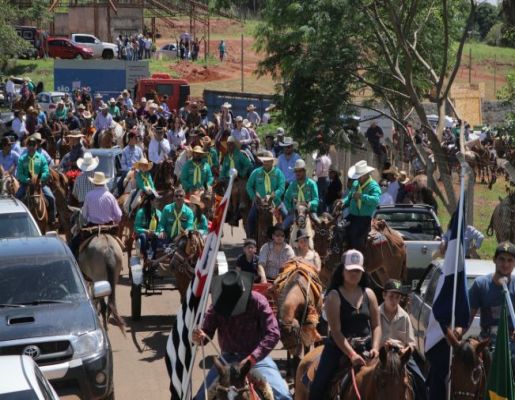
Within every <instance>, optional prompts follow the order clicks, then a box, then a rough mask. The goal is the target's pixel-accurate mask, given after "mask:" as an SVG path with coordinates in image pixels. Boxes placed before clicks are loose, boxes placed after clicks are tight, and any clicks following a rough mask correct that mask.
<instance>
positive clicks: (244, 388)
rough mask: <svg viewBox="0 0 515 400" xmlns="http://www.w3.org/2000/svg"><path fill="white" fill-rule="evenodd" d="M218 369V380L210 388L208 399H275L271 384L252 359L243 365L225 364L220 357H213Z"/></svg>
mask: <svg viewBox="0 0 515 400" xmlns="http://www.w3.org/2000/svg"><path fill="white" fill-rule="evenodd" d="M213 363H214V365H215V367H216V369H217V371H218V380H217V382H216V384H214V385H212V386H211V388H210V389H209V390H208V393H207V399H208V400H214V399H217V400H251V399H252V400H257V399H261V400H273V399H274V394H273V392H272V388H271V387H270V384H269V383H268V382H267V381H266V379H265V378H264V377H263V376H262V375H261V374H260V373H259V372H258V371H255V370H252V368H251V367H252V365H251V363H250V361H247V362H246V363H245V364H244V365H243V366H242V367H240V365H239V363H231V364H227V365H224V364H222V362H221V360H220V359H218V358H216V357H215V358H214V359H213Z"/></svg>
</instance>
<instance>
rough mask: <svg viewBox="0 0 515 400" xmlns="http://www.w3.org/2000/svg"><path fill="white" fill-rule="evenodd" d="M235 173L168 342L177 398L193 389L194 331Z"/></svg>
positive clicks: (167, 351) (205, 292)
mask: <svg viewBox="0 0 515 400" xmlns="http://www.w3.org/2000/svg"><path fill="white" fill-rule="evenodd" d="M234 176H235V175H234V174H232V173H231V179H230V181H229V185H228V186H227V190H226V191H225V195H224V197H223V198H222V199H221V201H219V202H218V204H217V205H216V207H215V216H214V220H213V223H212V224H211V228H210V231H209V233H208V235H207V237H206V242H205V245H204V250H203V252H202V256H201V257H200V258H199V260H198V261H197V264H196V265H195V274H194V277H193V279H192V281H191V283H190V286H189V287H188V291H187V292H186V297H185V299H184V301H183V303H182V304H181V307H180V309H179V310H178V311H177V320H176V323H175V325H174V326H173V327H172V330H171V332H170V335H169V336H168V341H167V343H166V366H167V369H168V374H169V375H170V379H171V382H170V390H171V392H172V398H173V399H174V400H183V399H185V398H187V397H188V393H189V392H190V391H191V387H189V386H190V385H189V383H190V382H189V381H190V377H191V370H192V368H193V363H194V361H195V350H196V346H194V345H193V344H192V332H193V329H194V328H195V327H196V326H198V324H199V323H200V320H201V318H202V317H203V313H204V309H205V304H206V303H207V297H208V295H209V288H210V286H211V279H212V277H213V271H214V269H215V265H216V256H217V254H218V249H219V247H220V239H221V235H222V228H223V223H224V221H225V216H226V214H227V208H228V207H227V205H228V204H229V198H230V196H231V190H232V185H233V182H234Z"/></svg>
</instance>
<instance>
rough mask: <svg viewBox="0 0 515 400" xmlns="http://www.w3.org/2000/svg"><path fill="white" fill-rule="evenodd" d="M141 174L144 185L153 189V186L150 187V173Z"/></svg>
mask: <svg viewBox="0 0 515 400" xmlns="http://www.w3.org/2000/svg"><path fill="white" fill-rule="evenodd" d="M140 173H141V179H143V185H144V186H145V187H148V188H150V187H151V185H150V180H149V178H148V177H147V174H148V172H143V171H141V172H140Z"/></svg>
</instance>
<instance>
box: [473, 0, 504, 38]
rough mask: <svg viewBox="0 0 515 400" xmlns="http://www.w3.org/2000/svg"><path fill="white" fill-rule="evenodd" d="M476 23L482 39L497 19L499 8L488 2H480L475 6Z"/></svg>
mask: <svg viewBox="0 0 515 400" xmlns="http://www.w3.org/2000/svg"><path fill="white" fill-rule="evenodd" d="M475 19H476V25H477V30H478V32H479V35H480V37H481V39H482V40H484V39H485V37H486V35H487V34H488V32H490V29H492V26H494V25H495V23H496V22H497V21H499V10H498V9H497V7H496V6H494V5H493V4H490V3H481V4H479V5H478V6H477V12H476V16H475Z"/></svg>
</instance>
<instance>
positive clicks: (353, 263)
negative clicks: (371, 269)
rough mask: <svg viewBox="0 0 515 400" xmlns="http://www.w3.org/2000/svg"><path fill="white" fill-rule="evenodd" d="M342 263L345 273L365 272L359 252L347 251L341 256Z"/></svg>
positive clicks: (362, 258)
mask: <svg viewBox="0 0 515 400" xmlns="http://www.w3.org/2000/svg"><path fill="white" fill-rule="evenodd" d="M342 261H343V265H344V266H345V269H346V270H347V271H354V270H360V271H361V272H365V268H363V264H364V262H365V258H364V257H363V254H362V253H361V251H358V250H347V251H346V252H345V253H343V255H342Z"/></svg>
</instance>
